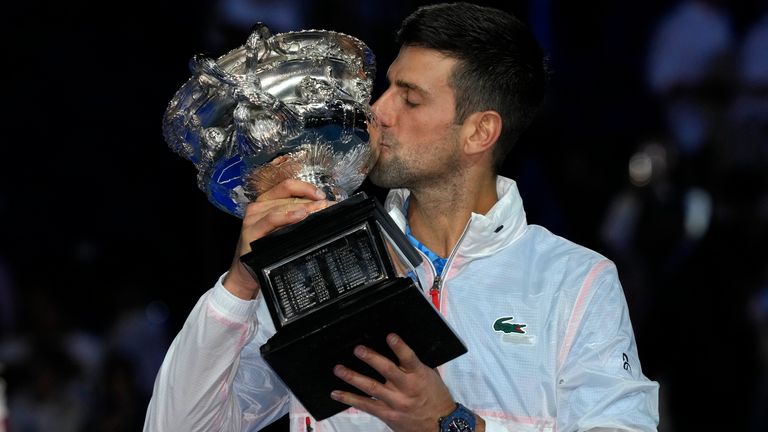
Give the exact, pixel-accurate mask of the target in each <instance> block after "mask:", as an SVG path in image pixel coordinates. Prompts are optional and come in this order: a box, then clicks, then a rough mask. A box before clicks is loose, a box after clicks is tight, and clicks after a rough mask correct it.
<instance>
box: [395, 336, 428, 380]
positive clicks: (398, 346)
mask: <svg viewBox="0 0 768 432" xmlns="http://www.w3.org/2000/svg"><path fill="white" fill-rule="evenodd" d="M387 345H389V348H391V349H392V352H394V353H395V355H396V356H397V360H398V361H399V362H400V369H401V370H403V371H406V372H413V371H415V370H417V369H419V368H421V367H424V363H422V362H421V360H419V357H418V356H417V355H416V353H415V352H413V350H412V349H411V347H409V346H408V344H406V343H405V341H403V340H402V339H401V338H400V336H398V335H396V334H395V333H390V334H389V335H387Z"/></svg>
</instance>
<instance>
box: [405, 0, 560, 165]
mask: <svg viewBox="0 0 768 432" xmlns="http://www.w3.org/2000/svg"><path fill="white" fill-rule="evenodd" d="M397 43H398V44H400V45H401V46H418V47H423V48H429V49H434V50H437V51H440V52H441V53H443V54H445V55H447V56H450V57H452V58H455V59H456V60H458V64H457V66H456V67H455V68H454V70H453V72H452V76H451V77H450V83H451V86H452V87H453V90H454V92H455V96H456V119H455V121H456V123H463V122H464V120H465V119H466V118H467V117H468V116H469V115H470V114H472V113H474V112H478V111H486V110H493V111H496V112H498V113H499V115H500V116H501V118H502V123H503V124H502V131H501V136H500V137H499V140H498V143H497V144H496V146H495V148H494V162H495V165H496V168H499V167H500V166H501V163H502V162H503V161H504V158H505V157H506V156H507V154H508V153H509V150H510V149H511V148H512V146H513V144H514V143H515V142H516V141H517V140H518V138H519V137H520V135H521V134H522V132H523V131H524V130H525V128H527V127H528V125H529V124H530V123H531V121H532V120H533V117H534V114H535V113H536V111H537V109H538V107H539V105H540V104H541V101H542V99H543V97H544V91H545V86H546V81H547V73H546V65H545V56H544V52H543V50H542V48H541V46H540V45H539V44H538V42H537V41H536V39H535V38H534V36H533V34H532V33H531V32H530V31H529V30H528V28H527V27H526V26H525V24H523V23H522V22H521V21H520V20H518V19H517V18H515V17H514V16H512V15H511V14H509V13H507V12H504V11H501V10H498V9H494V8H490V7H484V6H478V5H474V4H470V3H443V4H437V5H430V6H422V7H420V8H419V9H417V10H416V11H415V12H413V13H412V14H411V15H409V16H408V17H407V18H406V19H405V20H404V21H403V23H402V25H401V27H400V30H398V32H397Z"/></svg>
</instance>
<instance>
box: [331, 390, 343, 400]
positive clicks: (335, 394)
mask: <svg viewBox="0 0 768 432" xmlns="http://www.w3.org/2000/svg"><path fill="white" fill-rule="evenodd" d="M331 399H333V400H341V392H340V391H338V390H334V391H332V392H331Z"/></svg>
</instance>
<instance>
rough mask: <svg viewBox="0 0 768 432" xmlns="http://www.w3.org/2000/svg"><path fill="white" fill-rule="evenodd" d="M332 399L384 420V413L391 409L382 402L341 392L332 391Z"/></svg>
mask: <svg viewBox="0 0 768 432" xmlns="http://www.w3.org/2000/svg"><path fill="white" fill-rule="evenodd" d="M331 399H333V400H335V401H338V402H341V403H343V404H346V405H349V406H351V407H353V408H356V409H359V410H360V411H363V412H367V413H368V414H371V415H373V416H376V417H379V418H384V413H385V412H386V411H387V410H389V407H388V406H387V405H386V404H385V403H384V402H382V401H381V400H377V399H372V398H369V397H365V396H361V395H359V394H355V393H350V392H345V391H341V390H334V391H332V392H331Z"/></svg>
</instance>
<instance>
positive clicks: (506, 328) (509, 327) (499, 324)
mask: <svg viewBox="0 0 768 432" xmlns="http://www.w3.org/2000/svg"><path fill="white" fill-rule="evenodd" d="M514 318H515V317H511V316H508V317H501V318H499V319H497V320H496V322H494V323H493V329H494V330H496V331H499V332H504V333H523V334H524V333H525V330H523V327H525V324H517V323H510V322H506V321H510V320H512V319H514Z"/></svg>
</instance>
